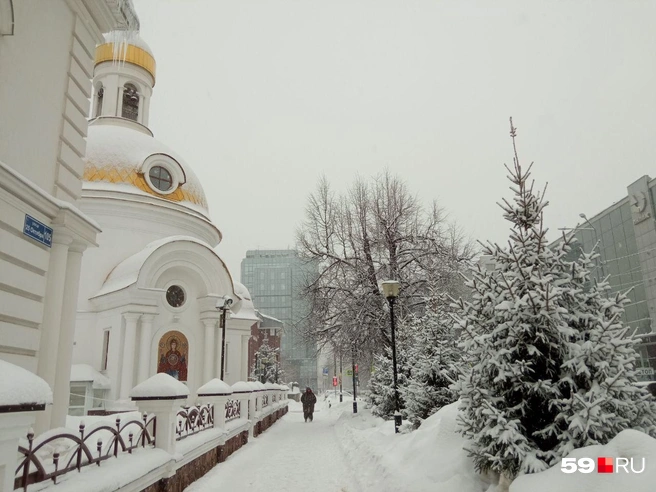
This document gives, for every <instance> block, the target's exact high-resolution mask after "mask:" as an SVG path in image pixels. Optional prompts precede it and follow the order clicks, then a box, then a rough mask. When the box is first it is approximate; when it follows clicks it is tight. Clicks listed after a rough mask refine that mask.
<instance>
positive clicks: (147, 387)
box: [130, 372, 189, 454]
mask: <svg viewBox="0 0 656 492" xmlns="http://www.w3.org/2000/svg"><path fill="white" fill-rule="evenodd" d="M188 396H189V388H187V387H186V386H185V385H184V384H182V383H181V382H180V381H178V380H177V379H175V378H172V377H171V376H169V375H168V374H165V373H163V372H160V373H158V374H155V375H154V376H152V377H151V378H148V379H146V380H145V381H144V382H143V383H140V384H138V385H137V386H135V387H134V388H132V391H131V392H130V398H131V399H132V401H134V402H136V404H137V406H138V407H139V411H140V412H141V413H147V414H151V413H152V414H155V418H156V421H155V424H156V431H155V447H157V448H159V449H163V450H164V451H166V452H167V453H170V454H174V453H175V428H176V425H177V414H178V409H179V408H180V406H182V405H183V404H184V403H185V402H186V401H187V397H188Z"/></svg>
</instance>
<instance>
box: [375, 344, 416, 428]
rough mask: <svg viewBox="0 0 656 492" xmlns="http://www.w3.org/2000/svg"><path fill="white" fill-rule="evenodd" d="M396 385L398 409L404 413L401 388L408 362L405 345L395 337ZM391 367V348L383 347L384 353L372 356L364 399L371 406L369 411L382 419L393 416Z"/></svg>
mask: <svg viewBox="0 0 656 492" xmlns="http://www.w3.org/2000/svg"><path fill="white" fill-rule="evenodd" d="M396 349H397V350H396V366H397V385H398V388H399V409H400V411H401V414H402V415H404V416H405V415H406V413H405V400H404V399H403V388H404V387H405V386H406V385H407V384H408V364H407V357H406V345H405V343H403V342H401V343H400V340H399V339H398V338H397V347H396ZM393 374H394V373H393V367H392V350H391V349H390V348H386V349H385V353H384V354H381V355H376V356H374V363H373V368H372V372H371V378H370V379H369V386H368V389H369V391H368V393H367V395H366V397H365V399H366V400H365V401H366V402H367V403H368V404H369V406H370V408H371V413H372V414H374V415H376V416H378V417H382V418H384V419H391V418H393V416H394V412H395V408H396V402H395V395H394V376H393Z"/></svg>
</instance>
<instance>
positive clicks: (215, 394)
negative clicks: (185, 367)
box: [198, 378, 232, 429]
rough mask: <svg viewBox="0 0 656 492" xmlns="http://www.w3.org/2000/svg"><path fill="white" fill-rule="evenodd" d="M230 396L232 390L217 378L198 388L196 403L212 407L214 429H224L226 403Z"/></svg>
mask: <svg viewBox="0 0 656 492" xmlns="http://www.w3.org/2000/svg"><path fill="white" fill-rule="evenodd" d="M231 396H232V388H231V387H230V386H229V385H228V384H227V383H225V382H223V381H221V380H220V379H218V378H214V379H212V380H211V381H208V382H207V383H205V384H204V385H203V386H201V387H200V388H198V401H199V402H200V403H202V404H205V403H210V404H212V405H214V428H215V429H216V428H219V429H225V422H226V420H225V414H226V403H227V402H228V400H229V399H230V397H231Z"/></svg>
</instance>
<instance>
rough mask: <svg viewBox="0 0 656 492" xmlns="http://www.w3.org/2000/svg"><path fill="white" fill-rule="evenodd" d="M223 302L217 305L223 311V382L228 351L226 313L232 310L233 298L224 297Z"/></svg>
mask: <svg viewBox="0 0 656 492" xmlns="http://www.w3.org/2000/svg"><path fill="white" fill-rule="evenodd" d="M222 301H223V302H221V300H219V301H218V302H217V303H216V308H217V309H220V310H221V376H220V378H221V381H223V376H224V372H225V349H226V315H227V314H226V313H227V311H229V310H230V306H232V302H233V301H232V298H231V297H230V296H224V297H223V300H222Z"/></svg>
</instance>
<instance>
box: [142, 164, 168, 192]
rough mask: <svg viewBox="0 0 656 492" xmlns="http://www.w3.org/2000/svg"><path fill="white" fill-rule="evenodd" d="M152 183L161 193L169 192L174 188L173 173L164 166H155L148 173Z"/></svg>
mask: <svg viewBox="0 0 656 492" xmlns="http://www.w3.org/2000/svg"><path fill="white" fill-rule="evenodd" d="M148 176H149V177H150V182H151V183H152V184H153V186H154V187H155V188H157V189H158V190H159V191H169V190H170V189H171V188H172V187H173V177H171V173H170V172H168V171H167V170H166V169H164V168H163V167H162V166H153V167H151V168H150V172H149V173H148Z"/></svg>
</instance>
